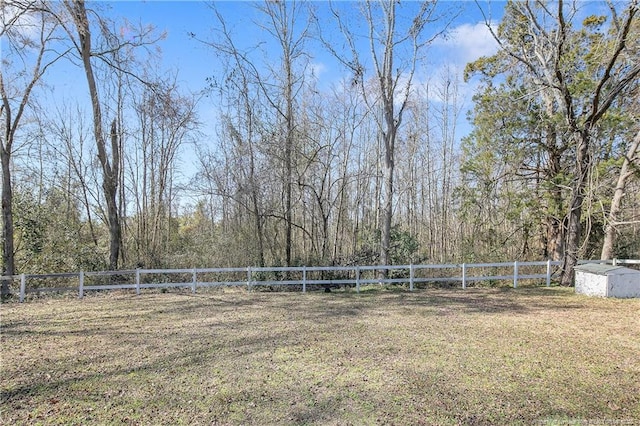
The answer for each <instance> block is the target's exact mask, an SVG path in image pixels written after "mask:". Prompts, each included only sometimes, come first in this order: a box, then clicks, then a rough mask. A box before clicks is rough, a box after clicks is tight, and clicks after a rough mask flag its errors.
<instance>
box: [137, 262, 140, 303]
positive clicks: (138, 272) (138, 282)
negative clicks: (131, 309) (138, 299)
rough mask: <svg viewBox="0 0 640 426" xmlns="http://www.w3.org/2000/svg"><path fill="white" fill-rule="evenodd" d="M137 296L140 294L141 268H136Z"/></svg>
mask: <svg viewBox="0 0 640 426" xmlns="http://www.w3.org/2000/svg"><path fill="white" fill-rule="evenodd" d="M136 296H140V268H136Z"/></svg>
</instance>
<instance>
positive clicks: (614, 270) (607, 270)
mask: <svg viewBox="0 0 640 426" xmlns="http://www.w3.org/2000/svg"><path fill="white" fill-rule="evenodd" d="M574 269H575V270H576V271H581V272H589V273H592V274H597V275H623V274H624V275H626V274H630V273H631V274H640V271H636V270H634V269H630V268H625V267H624V266H614V265H602V264H599V263H585V264H583V265H578V266H576V267H575V268H574Z"/></svg>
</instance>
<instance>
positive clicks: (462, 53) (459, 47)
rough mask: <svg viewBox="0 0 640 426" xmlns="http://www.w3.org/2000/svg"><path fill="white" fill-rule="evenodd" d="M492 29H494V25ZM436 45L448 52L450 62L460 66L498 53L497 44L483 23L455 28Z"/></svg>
mask: <svg viewBox="0 0 640 426" xmlns="http://www.w3.org/2000/svg"><path fill="white" fill-rule="evenodd" d="M492 27H493V28H494V29H495V26H494V25H492ZM437 44H438V45H441V46H442V47H444V48H446V49H447V50H448V52H447V56H449V59H450V60H451V61H452V62H455V63H456V64H460V65H462V66H464V65H465V64H466V63H468V62H473V61H475V60H476V59H478V58H479V57H481V56H489V55H493V54H494V53H496V52H497V51H498V43H496V41H495V39H494V38H493V36H492V35H491V32H490V31H489V29H488V28H487V25H486V24H485V23H484V22H479V23H477V24H462V25H460V26H458V27H455V28H454V29H453V30H451V32H450V33H449V35H448V37H446V38H444V39H442V40H441V41H439V42H438V43H437Z"/></svg>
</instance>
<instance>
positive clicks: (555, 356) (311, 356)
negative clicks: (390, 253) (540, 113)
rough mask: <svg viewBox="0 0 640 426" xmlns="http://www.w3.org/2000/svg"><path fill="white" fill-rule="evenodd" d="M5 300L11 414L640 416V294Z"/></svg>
mask: <svg viewBox="0 0 640 426" xmlns="http://www.w3.org/2000/svg"><path fill="white" fill-rule="evenodd" d="M0 309H1V310H2V313H1V315H2V316H1V331H2V337H1V343H2V349H1V355H2V360H1V361H2V367H1V381H0V392H1V395H0V403H1V406H0V407H1V408H0V409H1V417H0V419H1V421H2V423H3V424H29V425H34V424H35V425H37V424H43V425H44V424H47V425H48V424H64V425H72V424H77V425H80V424H113V425H120V424H189V425H194V424H196V425H197V424H202V425H210V424H258V425H265V424H329V425H331V424H341V425H343V424H355V425H365V424H399V425H405V424H428V425H431V424H437V425H447V424H452V425H453V424H479V425H480V424H545V425H564V424H571V425H576V424H629V425H631V424H640V358H639V356H640V355H639V354H640V300H612V299H597V298H588V297H584V296H578V295H575V294H573V290H572V289H563V288H542V289H525V288H523V289H518V290H513V289H511V290H509V289H467V290H466V291H463V290H460V289H447V290H442V289H428V290H421V291H416V292H413V293H409V292H393V291H368V292H365V293H362V294H359V295H358V294H354V293H349V292H346V293H342V292H334V293H329V294H325V293H310V294H300V293H257V292H252V293H247V292H244V291H234V290H228V291H221V292H210V293H204V294H198V295H195V296H194V295H190V294H186V293H185V294H176V293H166V294H143V295H142V296H139V297H136V296H134V295H130V294H120V295H117V296H114V295H111V296H105V295H99V296H93V297H88V298H85V299H84V300H75V299H70V298H66V299H41V300H37V301H34V302H30V303H25V304H17V303H10V304H4V305H2V306H1V307H0Z"/></svg>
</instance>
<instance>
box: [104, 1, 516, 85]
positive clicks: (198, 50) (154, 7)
mask: <svg viewBox="0 0 640 426" xmlns="http://www.w3.org/2000/svg"><path fill="white" fill-rule="evenodd" d="M106 4H107V10H108V11H109V13H110V14H111V16H112V17H113V18H115V19H121V18H126V19H127V20H129V21H130V22H132V23H134V24H136V23H142V24H153V25H154V26H155V27H156V28H157V29H158V30H159V31H166V33H167V37H166V39H165V40H163V41H161V42H160V46H161V49H162V57H163V59H162V63H163V66H164V67H165V68H166V69H174V70H178V72H179V81H181V83H183V84H184V86H185V87H187V88H188V89H189V90H191V91H194V92H197V91H199V90H202V89H203V88H204V87H205V86H206V78H207V77H210V76H212V75H214V74H215V73H216V72H217V66H218V64H217V62H216V58H215V55H214V53H213V52H212V50H211V49H209V48H207V47H206V46H204V45H202V44H200V43H198V42H197V41H196V40H193V39H192V38H191V37H190V36H189V33H195V34H196V35H197V37H198V38H202V39H211V38H212V34H213V31H214V27H215V19H214V16H213V12H212V10H211V9H210V7H209V5H208V4H207V3H206V2H200V1H158V0H147V1H116V2H108V3H106ZM480 4H481V5H482V6H483V8H484V9H485V12H489V14H490V15H491V17H492V18H493V19H494V20H496V19H499V18H500V17H501V16H502V8H503V5H504V3H503V2H490V3H483V2H480ZM312 5H313V6H314V7H315V8H316V9H318V10H319V11H320V13H322V11H326V10H327V5H328V4H327V3H326V2H312ZM338 5H339V6H341V7H345V6H346V5H347V3H346V2H339V3H338ZM349 5H352V6H357V4H356V2H349ZM216 7H217V9H218V10H219V11H220V12H221V13H222V14H223V16H224V17H225V19H226V20H227V22H228V23H229V25H230V27H231V28H233V31H234V32H235V34H236V35H237V36H238V37H239V38H240V39H241V41H244V42H245V43H246V44H247V45H250V44H252V43H256V42H257V41H258V40H260V39H264V38H265V37H264V34H263V33H262V30H260V28H259V27H257V25H255V23H254V22H255V21H256V20H258V19H260V18H259V16H258V14H257V13H256V11H255V10H254V8H253V7H252V4H251V3H250V2H245V1H226V2H217V3H216ZM440 9H441V10H442V11H443V12H448V13H452V14H457V15H458V16H457V17H456V18H455V19H454V21H453V22H452V24H451V26H450V31H449V33H448V37H447V39H446V40H444V39H441V40H438V41H436V42H435V43H434V44H433V46H432V47H431V49H430V50H429V64H430V65H429V69H428V70H422V78H428V77H429V76H435V75H437V74H438V70H439V69H440V68H441V67H443V65H445V64H449V65H453V66H455V67H457V68H458V69H459V70H461V69H462V68H463V67H464V65H465V64H466V63H467V62H468V61H471V60H474V59H476V58H477V57H479V56H481V55H486V54H491V53H493V52H494V51H495V43H494V42H493V40H492V39H491V37H490V35H489V34H488V32H487V31H486V28H485V26H484V24H483V22H482V20H483V18H482V14H481V13H480V11H479V9H478V6H477V4H476V3H475V2H473V1H455V2H454V1H444V2H441V4H440ZM310 53H311V55H312V59H311V61H312V63H313V64H314V66H316V67H318V69H319V70H320V71H321V72H320V79H321V81H320V82H319V83H320V84H321V86H322V85H323V84H331V83H332V82H336V81H338V80H340V79H341V78H343V77H344V76H345V75H346V74H347V72H346V71H345V70H344V69H341V67H340V66H338V64H336V63H335V61H334V60H333V59H332V58H331V57H330V56H329V55H328V53H327V52H324V51H323V50H322V49H320V48H319V46H315V47H313V48H312V49H311V52H310ZM363 56H367V55H366V52H365V53H364V55H363ZM425 76H426V77H425Z"/></svg>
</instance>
